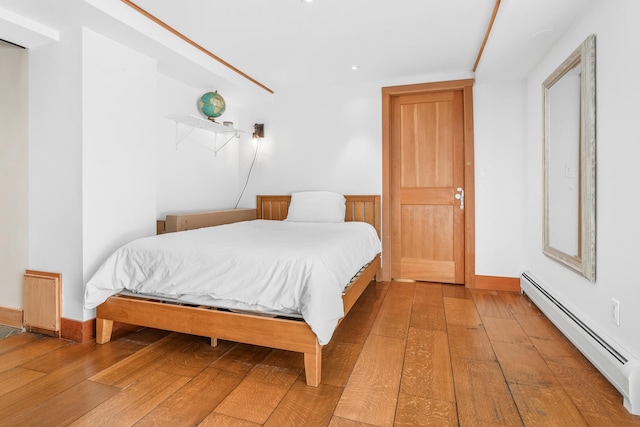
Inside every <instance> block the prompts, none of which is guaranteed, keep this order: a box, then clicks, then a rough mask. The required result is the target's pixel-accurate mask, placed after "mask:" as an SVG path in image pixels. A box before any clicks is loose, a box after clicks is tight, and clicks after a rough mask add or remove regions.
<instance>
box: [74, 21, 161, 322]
mask: <svg viewBox="0 0 640 427" xmlns="http://www.w3.org/2000/svg"><path fill="white" fill-rule="evenodd" d="M155 106H156V61H155V60H153V59H151V58H148V57H146V56H144V55H141V54H140V53H138V52H136V51H134V50H131V49H130V48H128V47H126V46H123V45H120V44H118V43H116V42H114V41H112V40H110V39H108V38H106V37H103V36H101V35H99V34H97V33H95V32H93V31H91V30H88V29H86V28H83V30H82V254H83V280H82V282H80V283H72V284H69V286H73V288H74V290H73V291H67V292H66V293H65V298H66V301H67V305H65V308H66V310H65V312H64V316H65V317H71V318H75V319H77V318H79V317H78V316H79V315H80V314H81V312H79V308H80V307H82V304H83V296H84V286H83V285H84V283H85V282H86V281H87V280H89V278H90V277H91V275H92V274H93V273H94V272H95V271H96V270H97V269H98V267H99V265H100V264H101V263H102V262H103V261H104V259H105V258H106V257H107V256H108V255H109V254H110V253H111V252H113V251H114V250H115V249H117V248H118V247H119V246H121V245H123V244H125V243H127V242H129V241H131V240H133V239H135V238H138V237H143V236H150V235H153V234H155V231H156V229H155V219H156V209H155V204H156V181H155V173H156V167H155V166H156V165H155V163H156V162H155V160H156V159H155V155H154V154H155V153H154V143H155V142H156V126H155V123H156V121H155V118H156V109H155ZM90 317H93V314H92V313H86V314H85V315H84V318H85V319H86V318H90Z"/></svg>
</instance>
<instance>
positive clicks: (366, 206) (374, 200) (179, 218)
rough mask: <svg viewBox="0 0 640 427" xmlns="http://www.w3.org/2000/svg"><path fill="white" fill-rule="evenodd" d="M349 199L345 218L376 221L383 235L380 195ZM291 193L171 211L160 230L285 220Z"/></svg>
mask: <svg viewBox="0 0 640 427" xmlns="http://www.w3.org/2000/svg"><path fill="white" fill-rule="evenodd" d="M344 197H345V198H346V199H347V206H346V212H345V218H344V220H345V221H363V222H366V223H369V224H371V225H373V227H374V228H375V229H376V231H377V232H378V236H380V196H369V195H363V196H344ZM290 202H291V196H256V209H255V210H254V209H232V210H222V211H214V212H198V213H190V214H180V215H167V217H166V220H164V221H157V223H158V234H162V233H171V232H174V231H184V230H193V229H194V228H201V227H211V226H214V225H222V224H229V223H231V222H238V221H250V220H252V219H271V220H276V221H282V220H283V219H285V218H286V217H287V213H288V212H289V203H290Z"/></svg>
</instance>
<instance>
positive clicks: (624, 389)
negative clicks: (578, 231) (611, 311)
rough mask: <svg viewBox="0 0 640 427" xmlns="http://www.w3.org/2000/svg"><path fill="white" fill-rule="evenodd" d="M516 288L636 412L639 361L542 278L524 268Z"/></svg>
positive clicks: (639, 404) (639, 402)
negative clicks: (586, 322)
mask: <svg viewBox="0 0 640 427" xmlns="http://www.w3.org/2000/svg"><path fill="white" fill-rule="evenodd" d="M520 288H521V289H522V292H523V293H524V294H526V295H527V296H528V297H529V298H530V299H531V301H533V302H534V304H535V305H537V306H538V308H540V310H541V311H542V312H543V313H544V314H545V315H546V316H547V317H548V318H549V319H550V320H551V321H552V322H553V323H554V324H555V325H556V327H557V328H558V329H560V331H562V333H563V334H564V335H565V336H566V337H567V338H568V339H569V340H570V341H571V342H572V343H573V344H574V345H575V346H576V347H577V348H578V350H580V351H581V352H582V354H584V355H585V357H587V359H589V361H590V362H591V363H592V364H593V365H594V366H595V367H596V368H597V369H598V370H599V371H600V372H601V373H602V375H604V376H605V377H606V378H607V379H608V380H609V382H611V384H613V386H614V387H615V388H616V389H618V391H619V392H620V393H621V394H622V396H623V398H624V407H625V408H627V410H628V411H629V412H631V413H632V414H634V415H640V361H639V360H638V359H636V358H635V357H633V356H632V355H630V354H629V353H628V352H626V351H624V350H623V349H621V348H616V345H615V343H614V342H612V340H611V339H610V338H608V337H607V336H606V335H605V334H604V333H602V332H601V331H598V330H597V329H596V328H595V327H593V326H589V325H587V324H585V323H584V322H583V320H581V319H580V316H579V315H578V313H577V312H576V311H575V310H573V311H572V309H571V307H570V305H568V304H566V303H565V302H564V301H562V300H561V299H560V298H558V297H557V296H556V295H554V294H553V293H552V292H551V291H549V290H548V289H546V288H545V287H544V286H542V282H540V281H539V280H538V279H536V278H535V277H534V276H533V275H532V274H531V273H529V272H528V271H525V272H524V273H522V275H521V276H520Z"/></svg>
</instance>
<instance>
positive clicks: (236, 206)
mask: <svg viewBox="0 0 640 427" xmlns="http://www.w3.org/2000/svg"><path fill="white" fill-rule="evenodd" d="M261 139H262V138H258V139H257V141H256V151H255V153H253V161H251V167H249V173H248V174H247V180H246V181H245V183H244V187H242V192H240V197H238V201H237V202H236V205H235V206H234V208H233V209H238V205H239V204H240V200H242V196H243V195H244V190H246V189H247V184H249V178H251V172H252V171H253V166H254V165H255V164H256V159H257V158H258V151H259V150H260V140H261Z"/></svg>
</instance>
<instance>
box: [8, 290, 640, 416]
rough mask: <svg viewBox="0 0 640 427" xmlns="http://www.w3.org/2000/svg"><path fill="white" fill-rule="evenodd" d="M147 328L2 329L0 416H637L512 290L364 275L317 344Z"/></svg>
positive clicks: (528, 304)
mask: <svg viewBox="0 0 640 427" xmlns="http://www.w3.org/2000/svg"><path fill="white" fill-rule="evenodd" d="M322 363H323V369H322V373H323V378H322V380H323V381H322V384H321V385H320V387H317V388H314V387H307V386H306V384H305V382H304V363H303V358H302V355H301V354H297V353H291V352H286V351H280V350H271V349H267V348H263V347H256V346H249V345H244V344H236V343H232V342H227V341H219V345H218V346H217V347H215V348H213V347H211V346H210V345H209V339H208V338H203V337H195V336H190V335H184V334H175V333H167V332H165V331H158V330H153V329H136V328H133V327H132V328H129V329H126V330H123V331H121V332H119V333H118V335H116V336H114V339H113V340H112V342H110V343H108V344H104V345H98V344H95V342H90V343H85V344H78V343H74V342H71V341H65V340H60V339H55V338H51V337H45V336H41V335H36V334H31V333H22V334H19V335H14V336H10V337H8V338H6V339H4V340H0V426H43V425H44V426H66V425H72V426H96V425H108V426H131V425H135V426H150V425H154V426H158V425H169V426H172V427H177V426H197V425H200V426H278V427H280V426H333V427H340V426H420V425H437V426H519V425H526V426H607V427H608V426H640V417H637V416H632V415H629V413H628V412H627V411H626V410H625V409H624V407H623V406H622V397H621V396H620V394H619V393H618V392H617V391H616V390H615V389H614V388H613V387H612V386H611V385H610V384H609V383H608V382H607V381H606V380H605V379H604V377H603V376H602V375H600V373H599V372H598V371H597V370H596V369H595V368H594V367H593V366H592V365H591V364H590V363H589V362H588V361H587V360H586V359H585V358H584V357H583V356H582V355H581V354H580V352H579V351H578V350H576V349H575V348H574V347H573V346H572V345H571V344H570V343H569V342H568V341H567V339H566V338H564V337H563V336H562V334H561V333H560V332H559V331H558V330H557V329H556V328H555V327H554V326H553V325H552V324H551V323H550V322H549V321H548V320H547V319H546V318H545V317H544V316H543V315H542V314H541V313H540V312H539V311H538V309H537V308H536V307H534V306H533V304H532V303H531V302H530V301H529V300H528V298H527V297H525V296H522V295H520V294H516V293H508V292H494V291H469V290H467V289H465V288H464V287H460V286H452V285H441V284H428V283H400V282H382V283H372V284H371V285H370V286H369V288H368V289H367V290H366V291H365V293H364V294H363V296H362V298H361V299H360V301H358V302H357V304H356V305H355V306H354V308H353V310H352V312H351V313H350V314H349V316H348V317H347V318H346V319H345V320H344V321H343V322H342V324H341V325H340V326H339V327H338V329H337V330H336V332H335V334H334V337H333V339H332V341H331V343H330V344H329V345H328V346H326V347H325V350H324V353H323V361H322Z"/></svg>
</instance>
